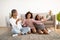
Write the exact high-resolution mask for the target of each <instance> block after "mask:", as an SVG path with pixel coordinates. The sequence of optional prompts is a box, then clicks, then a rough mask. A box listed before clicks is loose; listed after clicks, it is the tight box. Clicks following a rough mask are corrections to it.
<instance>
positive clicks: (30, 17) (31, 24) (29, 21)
mask: <svg viewBox="0 0 60 40" xmlns="http://www.w3.org/2000/svg"><path fill="white" fill-rule="evenodd" d="M25 18H26V19H25V20H24V21H23V25H24V26H29V27H30V28H31V31H32V32H33V33H36V28H35V26H34V23H36V24H39V25H40V24H42V22H43V21H37V20H34V19H33V15H32V13H31V12H27V13H26V15H25ZM46 33H47V31H46Z"/></svg>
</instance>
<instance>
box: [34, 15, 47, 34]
mask: <svg viewBox="0 0 60 40" xmlns="http://www.w3.org/2000/svg"><path fill="white" fill-rule="evenodd" d="M35 20H37V21H46V20H43V17H42V18H41V17H40V16H39V15H38V14H37V15H36V17H35ZM34 25H35V27H36V29H37V32H38V33H40V34H43V33H45V34H48V31H47V30H46V28H45V25H44V24H43V23H42V24H35V23H34Z"/></svg>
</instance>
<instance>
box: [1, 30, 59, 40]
mask: <svg viewBox="0 0 60 40" xmlns="http://www.w3.org/2000/svg"><path fill="white" fill-rule="evenodd" d="M0 40H60V35H59V34H57V33H55V32H54V31H52V32H51V33H49V34H27V35H21V36H16V37H12V36H11V33H10V32H6V33H3V34H2V35H0Z"/></svg>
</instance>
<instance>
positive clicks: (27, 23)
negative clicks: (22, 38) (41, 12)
mask: <svg viewBox="0 0 60 40" xmlns="http://www.w3.org/2000/svg"><path fill="white" fill-rule="evenodd" d="M33 23H36V24H42V22H41V21H36V20H34V19H25V20H24V21H23V25H24V26H29V27H30V28H34V25H33Z"/></svg>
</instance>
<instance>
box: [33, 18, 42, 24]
mask: <svg viewBox="0 0 60 40" xmlns="http://www.w3.org/2000/svg"><path fill="white" fill-rule="evenodd" d="M32 21H33V22H34V23H36V24H41V23H42V21H37V20H34V19H32Z"/></svg>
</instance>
